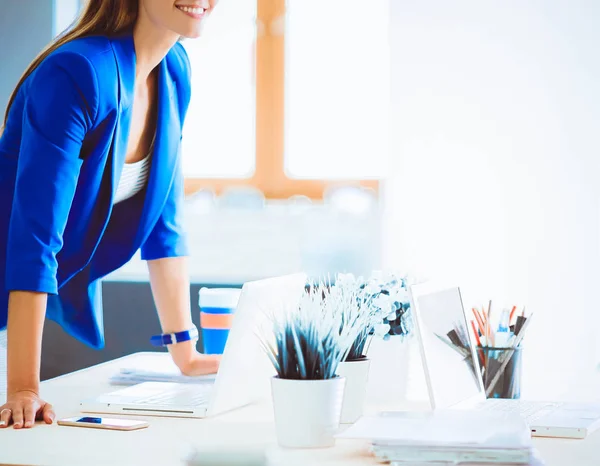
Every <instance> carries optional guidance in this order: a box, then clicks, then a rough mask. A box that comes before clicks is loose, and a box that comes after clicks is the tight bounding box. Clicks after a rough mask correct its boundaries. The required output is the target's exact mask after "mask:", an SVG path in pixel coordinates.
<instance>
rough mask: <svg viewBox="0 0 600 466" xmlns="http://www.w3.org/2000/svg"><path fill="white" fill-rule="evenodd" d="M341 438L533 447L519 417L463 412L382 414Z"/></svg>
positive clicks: (380, 441)
mask: <svg viewBox="0 0 600 466" xmlns="http://www.w3.org/2000/svg"><path fill="white" fill-rule="evenodd" d="M338 437H339V438H353V439H367V440H371V441H373V442H376V443H380V444H386V445H398V446H400V445H406V446H419V445H421V446H422V445H428V446H455V447H456V446H476V447H478V448H496V449H503V448H504V449H506V448H508V449H510V448H514V449H529V448H531V445H532V443H531V433H530V431H529V428H528V426H527V424H526V423H525V422H524V421H523V420H522V419H521V417H520V416H518V415H517V414H514V413H498V412H475V411H462V410H446V411H439V410H438V411H431V412H421V413H415V412H406V413H400V412H398V413H381V414H379V415H377V416H370V417H364V418H362V419H360V420H359V421H358V422H357V423H355V424H354V425H353V426H351V427H350V428H348V429H347V430H346V431H344V432H342V433H340V434H338Z"/></svg>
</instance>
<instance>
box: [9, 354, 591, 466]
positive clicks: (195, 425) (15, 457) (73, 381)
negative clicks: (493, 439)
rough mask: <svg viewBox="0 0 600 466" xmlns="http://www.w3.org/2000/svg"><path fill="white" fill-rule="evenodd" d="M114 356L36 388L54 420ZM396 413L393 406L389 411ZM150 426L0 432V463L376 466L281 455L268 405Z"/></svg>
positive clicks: (559, 465)
mask: <svg viewBox="0 0 600 466" xmlns="http://www.w3.org/2000/svg"><path fill="white" fill-rule="evenodd" d="M135 357H136V356H135V355H132V356H129V357H128V358H123V359H119V360H116V361H112V362H109V363H106V364H102V365H99V366H94V367H92V368H89V369H85V370H83V371H79V372H76V373H73V374H69V375H66V376H63V377H59V378H57V379H53V380H50V381H47V382H44V383H43V384H42V396H43V397H44V398H45V399H47V400H49V401H50V402H52V403H53V404H54V406H55V409H56V413H57V416H58V417H59V418H63V417H70V416H77V415H79V414H80V413H79V409H78V405H79V400H81V399H82V398H84V397H90V396H94V395H98V394H100V393H103V392H106V391H109V390H113V389H115V387H112V386H110V385H109V384H108V382H107V381H108V379H109V377H110V376H111V375H112V374H114V373H115V372H116V371H118V370H119V368H120V367H122V366H124V365H125V364H127V365H128V366H131V359H130V358H135ZM394 408H395V407H394ZM148 419H149V420H150V427H149V428H148V429H143V430H140V431H134V432H116V431H105V430H98V429H85V428H73V427H61V426H57V425H56V424H53V425H52V426H46V425H41V424H36V426H35V427H34V428H32V429H30V430H21V431H15V430H13V429H12V428H9V429H4V430H0V464H9V465H39V464H44V465H60V466H70V465H82V464H86V465H121V464H123V465H131V466H133V465H138V464H139V465H145V466H146V465H154V464H156V465H161V466H167V465H169V466H170V465H182V464H185V462H184V459H185V458H186V455H187V454H189V452H190V451H192V449H193V448H194V447H195V446H196V447H203V446H221V445H222V446H225V447H231V446H232V445H240V446H250V447H263V446H264V447H267V448H270V449H271V450H272V453H273V458H274V459H275V460H276V465H277V466H280V465H281V466H296V465H297V466H306V465H311V466H321V465H322V466H342V465H343V466H353V465H357V466H358V465H375V464H378V463H377V462H376V461H375V459H374V458H373V457H371V455H370V454H369V452H368V446H367V445H366V444H365V443H361V442H353V441H347V440H346V441H341V440H338V441H337V444H336V446H335V447H334V448H328V449H322V450H283V449H280V448H278V447H277V446H276V439H275V430H274V426H273V423H272V411H271V407H270V405H269V404H268V403H266V404H265V405H256V406H250V407H247V408H244V409H241V410H237V411H235V412H231V413H228V414H224V415H221V416H218V417H215V418H213V419H203V420H198V419H171V418H148ZM535 444H536V446H537V447H538V449H539V450H540V452H541V454H542V457H543V458H544V460H545V461H546V464H547V465H548V466H574V465H576V466H587V465H589V466H592V465H594V466H596V465H598V464H599V461H600V460H599V459H598V458H600V431H597V432H595V433H594V434H592V435H591V436H590V437H589V438H588V439H586V440H583V441H582V440H551V439H536V440H535Z"/></svg>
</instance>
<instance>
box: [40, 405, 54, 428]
mask: <svg viewBox="0 0 600 466" xmlns="http://www.w3.org/2000/svg"><path fill="white" fill-rule="evenodd" d="M55 417H56V415H55V413H54V408H53V407H52V405H51V404H50V403H46V404H45V405H44V409H43V410H42V418H43V419H44V422H45V423H46V424H52V423H53V422H54V418H55Z"/></svg>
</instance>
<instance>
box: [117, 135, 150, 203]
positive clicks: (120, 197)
mask: <svg viewBox="0 0 600 466" xmlns="http://www.w3.org/2000/svg"><path fill="white" fill-rule="evenodd" d="M153 148H154V140H152V144H151V145H150V151H149V152H148V155H147V156H146V157H144V158H143V159H142V160H139V161H137V162H133V163H126V164H125V165H124V166H123V171H122V172H121V178H120V179H119V185H118V186H117V192H116V193H115V199H114V203H115V204H118V203H119V202H123V201H124V200H126V199H129V198H130V197H133V196H135V195H136V194H137V193H139V192H140V191H141V190H142V189H144V187H145V186H146V182H147V181H148V175H149V174H150V159H151V157H150V156H151V155H152V149H153Z"/></svg>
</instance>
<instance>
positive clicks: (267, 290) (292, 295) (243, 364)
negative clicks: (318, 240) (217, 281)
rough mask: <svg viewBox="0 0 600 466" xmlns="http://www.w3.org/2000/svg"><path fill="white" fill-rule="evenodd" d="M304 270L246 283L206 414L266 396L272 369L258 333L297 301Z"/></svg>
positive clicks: (215, 412)
mask: <svg viewBox="0 0 600 466" xmlns="http://www.w3.org/2000/svg"><path fill="white" fill-rule="evenodd" d="M306 281H307V277H306V275H305V274H304V273H298V274H291V275H285V276H280V277H275V278H268V279H264V280H256V281H251V282H246V283H245V284H244V286H243V287H242V292H241V294H240V298H239V301H238V305H237V308H236V311H235V316H234V318H233V323H232V326H231V329H230V331H229V336H228V337H227V343H226V345H225V350H224V352H223V356H222V359H221V364H220V366H219V372H218V374H217V377H216V379H215V385H214V388H213V391H212V394H211V397H210V402H209V406H208V410H207V415H209V416H212V415H215V414H219V413H223V412H226V411H230V410H232V409H235V408H239V407H241V406H245V405H247V404H250V403H253V402H255V401H257V400H259V399H260V398H262V397H263V396H268V393H269V387H270V385H269V383H270V376H271V375H275V370H274V369H273V366H272V365H271V364H270V362H269V359H268V357H267V355H266V354H265V353H264V350H263V349H262V347H261V345H260V340H259V336H258V335H259V333H264V329H265V328H272V324H270V320H269V318H270V316H272V315H274V314H277V313H278V312H281V311H282V309H287V308H288V307H289V306H293V305H294V304H297V303H298V302H299V300H300V297H301V295H302V292H303V290H304V288H305V286H306Z"/></svg>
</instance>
